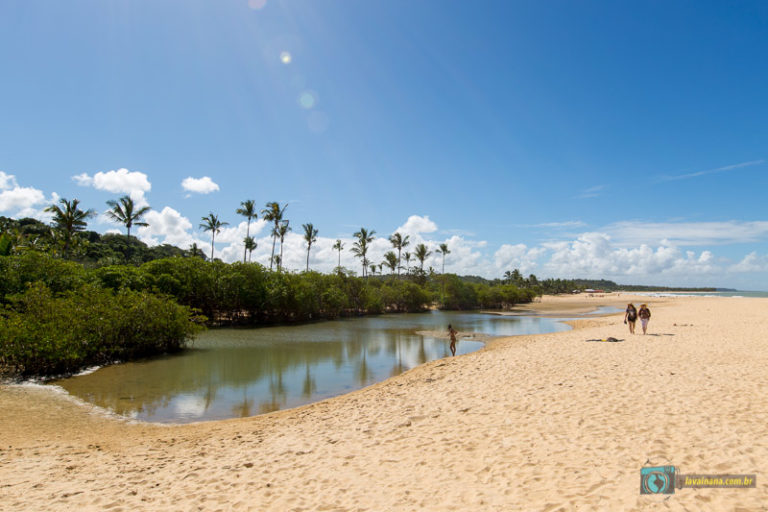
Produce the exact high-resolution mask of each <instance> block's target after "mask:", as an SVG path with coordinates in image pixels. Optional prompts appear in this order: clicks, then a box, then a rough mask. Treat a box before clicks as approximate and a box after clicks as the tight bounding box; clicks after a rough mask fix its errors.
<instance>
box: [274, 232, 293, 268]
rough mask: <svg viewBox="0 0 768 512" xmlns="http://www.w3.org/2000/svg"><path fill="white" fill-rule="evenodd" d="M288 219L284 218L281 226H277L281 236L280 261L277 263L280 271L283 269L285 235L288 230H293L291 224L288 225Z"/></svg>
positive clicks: (278, 233)
mask: <svg viewBox="0 0 768 512" xmlns="http://www.w3.org/2000/svg"><path fill="white" fill-rule="evenodd" d="M288 224H289V223H288V221H287V220H283V221H281V223H280V227H278V228H277V235H278V236H279V237H280V261H278V263H277V271H278V272H279V271H280V270H282V265H283V245H284V244H283V242H285V235H287V234H288V232H289V231H290V230H291V228H290V226H288Z"/></svg>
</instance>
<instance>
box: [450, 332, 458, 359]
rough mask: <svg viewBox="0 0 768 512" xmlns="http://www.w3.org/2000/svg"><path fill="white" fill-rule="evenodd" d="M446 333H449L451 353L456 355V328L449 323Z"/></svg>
mask: <svg viewBox="0 0 768 512" xmlns="http://www.w3.org/2000/svg"><path fill="white" fill-rule="evenodd" d="M448 334H450V335H451V355H452V356H455V355H456V334H457V333H456V329H454V328H453V327H451V324H448Z"/></svg>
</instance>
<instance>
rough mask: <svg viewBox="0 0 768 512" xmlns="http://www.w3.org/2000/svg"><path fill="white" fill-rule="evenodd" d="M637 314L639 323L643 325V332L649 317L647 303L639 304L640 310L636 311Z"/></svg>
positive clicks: (646, 327)
mask: <svg viewBox="0 0 768 512" xmlns="http://www.w3.org/2000/svg"><path fill="white" fill-rule="evenodd" d="M637 316H639V317H640V325H642V326H643V334H645V331H646V330H647V329H648V320H650V319H651V310H650V309H648V305H647V304H641V305H640V311H638V312H637Z"/></svg>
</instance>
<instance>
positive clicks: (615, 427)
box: [0, 295, 768, 511]
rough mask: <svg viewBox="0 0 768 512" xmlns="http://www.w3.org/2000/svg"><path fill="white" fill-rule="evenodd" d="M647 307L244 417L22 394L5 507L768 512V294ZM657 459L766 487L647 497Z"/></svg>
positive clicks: (14, 409) (14, 414)
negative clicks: (643, 473) (97, 407)
mask: <svg viewBox="0 0 768 512" xmlns="http://www.w3.org/2000/svg"><path fill="white" fill-rule="evenodd" d="M627 298H628V297H627V296H622V297H616V296H615V295H612V296H607V297H604V298H594V299H593V300H594V302H595V305H598V304H600V305H603V304H607V305H621V304H622V303H623V302H626V299H627ZM585 300H587V299H584V298H570V297H565V298H554V299H550V298H548V299H547V300H546V301H545V302H544V303H543V304H542V305H540V306H539V307H541V308H543V309H547V311H557V308H558V307H562V308H565V309H568V308H569V307H570V306H573V305H574V304H576V303H579V304H583V302H584V301H585ZM641 300H642V301H646V302H649V304H650V306H651V308H652V311H653V319H652V321H651V327H650V331H651V333H652V335H649V336H642V335H629V333H628V332H627V330H626V327H625V326H624V325H623V324H622V323H621V318H622V316H623V315H611V316H608V317H601V318H590V319H584V320H578V321H576V322H574V324H575V326H576V329H574V330H572V331H568V332H561V333H554V334H544V335H536V336H523V337H515V338H507V339H504V340H499V341H494V342H492V343H490V344H489V345H488V346H487V347H486V348H485V349H484V350H481V351H478V352H475V353H472V354H468V355H465V356H461V357H457V358H449V359H442V360H438V361H433V362H431V363H427V364H425V365H423V366H421V367H419V368H416V369H414V370H412V371H409V372H407V373H405V374H403V375H400V376H398V377H395V378H392V379H389V380H387V381H385V382H382V383H379V384H377V385H374V386H371V387H369V388H366V389H363V390H360V391H357V392H354V393H351V394H348V395H345V396H341V397H337V398H333V399H330V400H326V401H324V402H320V403H316V404H311V405H308V406H304V407H301V408H297V409H292V410H287V411H279V412H276V413H272V414H268V415H263V416H257V417H253V418H246V419H239V420H229V421H222V422H211V423H201V424H194V425H185V426H170V427H167V426H157V425H148V424H141V423H130V422H126V421H121V420H115V419H114V418H109V417H104V416H103V415H100V414H98V413H96V412H95V411H93V410H91V409H90V408H89V407H87V406H84V405H83V404H80V403H77V402H76V401H74V400H69V399H67V398H66V397H63V396H61V395H57V394H54V393H51V392H50V391H47V390H45V389H40V388H35V387H29V386H27V387H20V386H3V387H0V411H2V416H1V417H0V510H4V511H6V510H7V511H16V510H110V511H120V510H124V511H129V510H184V511H197V510H204V511H208V510H210V511H215V510H222V511H228V510H276V511H291V510H295V511H300V510H344V511H346V510H350V511H352V510H354V511H364V510H370V511H384V510H462V511H466V510H613V511H618V510H658V509H663V510H723V511H724V510H768V486H766V483H768V481H767V480H765V478H766V477H767V476H768V426H767V425H768V369H767V368H768V323H766V314H767V313H768V299H736V298H731V299H725V298H664V299H645V298H642V299H641ZM579 301H581V302H579ZM635 302H636V303H637V302H639V300H637V298H635ZM558 304H559V306H558ZM569 305H570V306H569ZM638 331H639V326H638ZM607 336H613V337H616V338H619V339H623V340H624V341H622V342H619V343H588V342H585V340H586V339H597V338H605V337H607ZM646 462H650V463H652V464H654V465H676V466H678V467H679V468H680V470H681V471H682V472H686V473H755V474H757V488H754V489H698V490H696V489H681V490H678V491H677V492H676V494H674V495H671V496H641V495H640V494H639V487H640V467H641V466H643V464H645V463H646Z"/></svg>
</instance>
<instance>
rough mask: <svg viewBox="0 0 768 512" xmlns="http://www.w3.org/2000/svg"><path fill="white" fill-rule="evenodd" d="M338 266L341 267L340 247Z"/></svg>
mask: <svg viewBox="0 0 768 512" xmlns="http://www.w3.org/2000/svg"><path fill="white" fill-rule="evenodd" d="M339 268H341V249H339Z"/></svg>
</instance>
